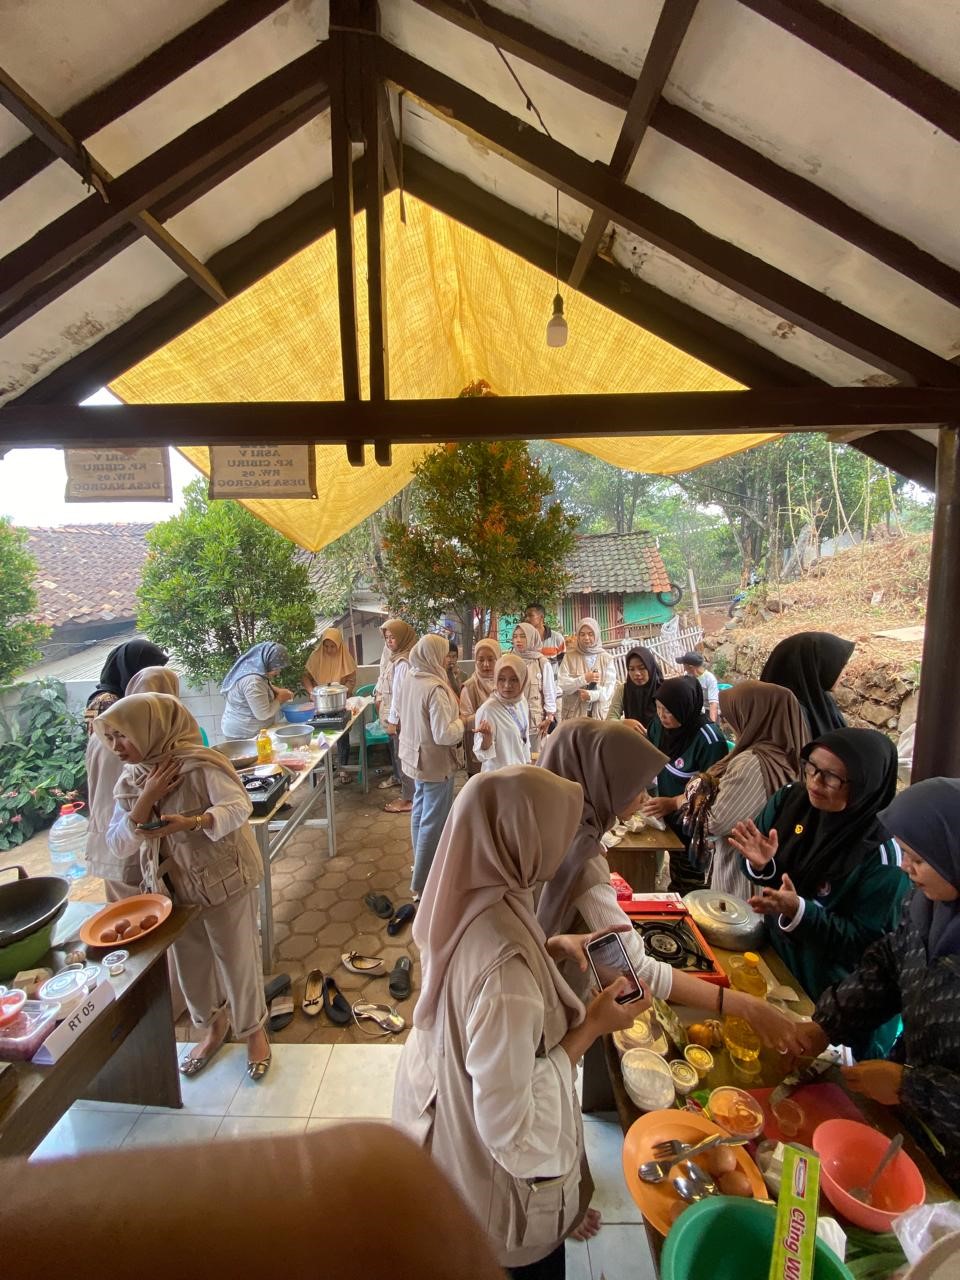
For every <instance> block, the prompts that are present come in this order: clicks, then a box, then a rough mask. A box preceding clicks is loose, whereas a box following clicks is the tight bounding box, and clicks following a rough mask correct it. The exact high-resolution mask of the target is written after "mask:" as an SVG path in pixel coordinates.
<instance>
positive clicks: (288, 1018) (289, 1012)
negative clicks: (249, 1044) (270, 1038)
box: [268, 996, 293, 1031]
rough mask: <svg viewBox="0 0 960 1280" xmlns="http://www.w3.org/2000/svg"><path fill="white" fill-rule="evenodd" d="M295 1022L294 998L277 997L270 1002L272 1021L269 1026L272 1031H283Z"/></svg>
mask: <svg viewBox="0 0 960 1280" xmlns="http://www.w3.org/2000/svg"><path fill="white" fill-rule="evenodd" d="M292 1021H293V996H275V997H274V999H273V1000H271V1001H270V1019H269V1022H268V1025H269V1027H270V1030H271V1031H282V1030H283V1029H284V1027H289V1025H290V1023H291V1022H292Z"/></svg>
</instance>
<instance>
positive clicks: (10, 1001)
mask: <svg viewBox="0 0 960 1280" xmlns="http://www.w3.org/2000/svg"><path fill="white" fill-rule="evenodd" d="M26 1002H27V993H26V992H25V991H21V990H20V988H19V987H13V988H12V989H11V990H9V991H8V990H7V988H6V987H0V1027H5V1026H6V1025H7V1023H8V1022H12V1021H13V1020H14V1018H16V1017H17V1016H18V1015H19V1013H20V1010H21V1009H22V1008H23V1006H24V1005H25V1004H26Z"/></svg>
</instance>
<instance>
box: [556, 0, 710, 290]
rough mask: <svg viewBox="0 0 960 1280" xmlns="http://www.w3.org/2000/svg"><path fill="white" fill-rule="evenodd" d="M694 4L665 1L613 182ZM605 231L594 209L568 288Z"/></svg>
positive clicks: (640, 135)
mask: <svg viewBox="0 0 960 1280" xmlns="http://www.w3.org/2000/svg"><path fill="white" fill-rule="evenodd" d="M697 3H698V0H664V5H663V8H662V9H661V11H660V17H659V19H658V21H657V25H656V29H655V30H654V33H653V38H652V39H651V41H650V48H649V49H648V50H647V56H646V57H645V58H644V60H643V66H642V68H641V70H640V75H639V76H638V77H637V83H636V85H635V86H634V89H633V93H632V94H631V95H630V105H629V106H628V107H627V114H626V116H625V117H624V121H623V124H622V125H621V126H620V136H619V137H618V138H617V142H616V145H615V146H614V148H613V155H612V156H611V157H610V165H609V169H610V172H611V174H612V175H613V176H614V177H615V178H618V179H622V180H624V181H625V180H626V178H627V177H628V176H629V174H630V170H631V169H632V168H633V162H634V160H635V159H636V158H637V152H638V151H639V150H640V144H641V143H642V142H643V139H644V136H645V135H646V132H647V126H648V125H649V124H650V120H651V118H652V116H653V111H654V108H655V107H656V105H657V103H658V102H659V101H660V95H661V94H662V93H663V86H664V85H665V84H666V83H667V77H668V76H669V74H670V71H671V68H672V67H673V64H674V62H675V60H676V57H677V54H678V53H679V52H680V46H681V44H682V43H683V37H684V36H685V35H686V34H687V28H688V27H689V26H690V23H691V21H692V20H693V15H694V13H695V12H696V9H697ZM606 227H607V220H606V218H605V217H604V215H603V213H601V212H600V211H599V210H596V209H595V210H594V211H593V213H592V214H591V215H590V221H589V223H588V224H587V229H586V231H585V232H584V234H583V241H582V243H581V245H580V249H579V250H578V252H577V257H576V260H575V261H574V264H573V269H572V270H571V272H570V276H569V279H568V284H569V285H570V288H571V289H579V287H580V282H581V280H582V279H583V277H584V276H585V275H586V273H587V269H588V267H589V266H590V263H591V262H592V261H593V259H594V256H595V255H596V252H597V248H598V247H599V244H600V241H601V240H602V238H603V233H604V231H605V230H606Z"/></svg>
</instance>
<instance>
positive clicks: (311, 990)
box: [300, 969, 323, 1018]
mask: <svg viewBox="0 0 960 1280" xmlns="http://www.w3.org/2000/svg"><path fill="white" fill-rule="evenodd" d="M300 1008H301V1009H302V1010H303V1012H304V1013H305V1014H306V1015H307V1017H308V1018H316V1017H318V1016H319V1014H320V1010H321V1009H322V1008H323V972H322V970H320V969H311V970H310V972H309V973H308V974H307V976H306V979H305V981H304V984H303V1000H302V1001H301V1002H300Z"/></svg>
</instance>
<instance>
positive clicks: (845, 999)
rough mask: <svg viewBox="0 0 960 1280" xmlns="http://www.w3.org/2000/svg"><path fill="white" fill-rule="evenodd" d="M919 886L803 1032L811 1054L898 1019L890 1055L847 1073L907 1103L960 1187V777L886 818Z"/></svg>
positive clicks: (891, 1101)
mask: <svg viewBox="0 0 960 1280" xmlns="http://www.w3.org/2000/svg"><path fill="white" fill-rule="evenodd" d="M879 817H880V821H881V822H882V823H883V826H884V828H885V829H886V830H887V831H888V832H889V833H890V835H892V836H895V837H896V839H897V840H898V841H899V843H900V846H901V848H902V850H903V866H904V870H905V871H906V873H907V875H908V876H909V877H910V880H911V882H912V884H913V885H914V892H913V896H912V897H911V899H910V901H909V902H908V903H907V907H906V910H905V911H904V913H903V919H902V920H901V921H900V924H899V927H898V928H897V929H896V931H895V932H890V933H888V934H887V935H886V936H885V937H883V938H881V939H880V940H879V941H878V942H875V943H874V944H873V946H871V947H870V948H869V949H868V950H867V951H866V953H865V954H864V956H863V958H862V959H861V961H860V962H859V964H858V965H857V966H856V968H855V969H854V971H853V972H852V973H851V974H850V975H849V977H847V978H845V979H844V980H843V981H842V982H841V983H839V984H838V985H837V986H835V987H831V988H830V989H828V990H827V991H825V992H824V993H823V995H822V996H821V997H820V999H819V1001H818V1002H817V1007H816V1010H815V1012H814V1015H813V1019H814V1020H813V1022H811V1023H805V1024H803V1025H802V1027H801V1031H800V1034H801V1036H802V1037H803V1038H805V1039H806V1040H807V1046H808V1048H809V1051H810V1052H812V1053H820V1052H822V1050H823V1049H824V1048H825V1047H826V1045H827V1044H828V1043H834V1044H840V1043H851V1042H855V1041H856V1040H857V1039H858V1038H860V1037H864V1036H866V1035H869V1034H870V1032H871V1030H872V1029H873V1028H874V1027H876V1026H877V1025H878V1024H879V1023H882V1022H886V1021H887V1020H888V1019H890V1018H896V1017H897V1016H898V1015H899V1016H900V1017H901V1018H902V1019H903V1032H902V1034H901V1036H900V1038H899V1039H898V1040H897V1042H896V1043H895V1044H894V1046H893V1048H892V1049H891V1050H890V1053H889V1057H887V1058H884V1059H873V1060H869V1061H866V1062H860V1063H858V1064H857V1066H855V1067H851V1068H849V1069H848V1070H846V1071H845V1072H844V1075H845V1076H846V1083H847V1084H848V1085H849V1086H850V1087H851V1088H852V1089H854V1090H856V1092H858V1093H863V1094H865V1095H866V1096H867V1097H868V1098H872V1099H873V1100H874V1101H875V1102H880V1103H883V1104H885V1105H887V1106H900V1107H901V1108H902V1114H903V1117H904V1119H905V1120H906V1122H907V1123H908V1125H910V1127H911V1128H912V1129H913V1130H914V1132H915V1135H916V1137H917V1139H918V1141H919V1142H920V1143H921V1145H923V1146H924V1147H925V1148H926V1150H927V1154H928V1155H929V1156H930V1158H931V1160H932V1161H933V1163H934V1164H935V1165H937V1166H938V1168H939V1169H940V1172H941V1173H942V1174H943V1176H944V1177H945V1178H946V1179H947V1181H948V1182H950V1183H951V1185H952V1186H953V1188H954V1190H955V1191H958V1192H960V780H958V779H956V778H928V779H927V780H926V781H925V782H918V783H917V784H916V785H915V786H912V787H910V788H909V789H908V790H906V791H903V792H901V793H900V795H898V796H897V798H896V799H895V800H894V801H893V803H892V804H891V805H890V806H889V807H888V808H886V809H884V810H883V811H882V812H881V813H880V815H879Z"/></svg>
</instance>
